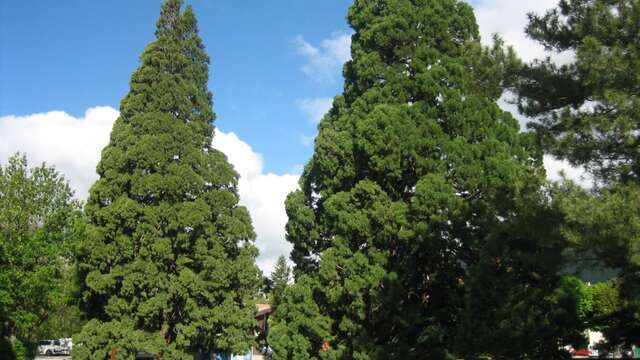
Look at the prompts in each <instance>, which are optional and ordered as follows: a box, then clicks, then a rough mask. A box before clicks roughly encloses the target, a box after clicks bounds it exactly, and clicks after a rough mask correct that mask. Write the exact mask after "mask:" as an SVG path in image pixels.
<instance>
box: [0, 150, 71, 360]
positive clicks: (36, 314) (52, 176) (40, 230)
mask: <svg viewBox="0 0 640 360" xmlns="http://www.w3.org/2000/svg"><path fill="white" fill-rule="evenodd" d="M79 210H80V204H79V203H78V202H77V201H76V200H74V199H73V191H72V190H71V189H70V187H69V184H68V183H67V181H66V180H65V179H64V177H63V176H62V175H60V174H59V173H58V172H57V171H56V170H55V168H53V167H49V166H46V165H45V164H43V165H41V166H38V167H34V168H31V169H29V167H28V164H27V159H26V156H24V155H20V154H16V155H14V156H12V157H11V158H9V160H8V162H7V163H6V165H5V166H4V167H0V338H1V339H0V342H3V343H4V345H3V346H2V347H3V348H4V349H6V351H10V350H9V349H7V347H8V348H11V347H15V353H14V354H13V355H8V354H2V353H0V354H2V356H6V358H11V357H10V356H14V355H15V356H16V357H17V358H25V356H27V354H26V351H27V350H28V349H29V348H30V347H31V346H32V345H33V344H34V342H35V341H36V340H38V339H37V338H36V337H35V336H34V335H37V334H38V333H39V332H40V331H41V328H42V327H43V325H44V324H43V323H45V322H46V321H47V319H48V318H50V317H51V316H52V314H51V311H52V308H53V307H54V306H55V305H56V304H58V305H65V304H66V303H65V302H64V301H62V302H61V301H59V298H60V296H62V295H63V294H64V288H65V287H66V286H68V284H70V282H68V281H65V280H67V279H68V276H70V275H71V274H72V273H73V271H72V267H71V265H70V264H71V261H72V257H73V249H74V246H75V245H74V244H75V242H76V241H77V239H78V236H77V233H76V229H77V224H78V221H79V219H80V217H79ZM61 330H62V329H61V328H60V327H56V326H54V327H53V328H52V329H51V331H52V332H60V331H61ZM8 345H11V346H8ZM3 351H4V350H3ZM3 358H5V357H3Z"/></svg>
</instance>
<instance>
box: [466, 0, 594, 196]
mask: <svg viewBox="0 0 640 360" xmlns="http://www.w3.org/2000/svg"><path fill="white" fill-rule="evenodd" d="M557 4H558V0H520V1H513V0H477V1H474V8H475V14H476V19H477V21H478V25H479V27H480V35H481V37H482V41H483V43H485V44H489V43H490V42H491V41H492V39H493V34H496V33H497V34H499V35H500V36H501V37H502V38H503V40H504V41H505V42H506V43H507V44H508V45H512V46H513V47H514V48H515V50H516V52H517V53H518V55H519V56H520V57H521V58H522V59H523V60H524V61H527V62H528V61H532V60H533V59H543V58H545V57H547V56H550V57H551V58H552V59H553V60H554V61H556V62H559V63H567V62H569V61H571V60H572V59H573V53H571V52H563V53H560V54H558V53H553V52H548V51H545V49H544V47H543V46H542V45H540V44H539V43H537V42H535V41H533V40H531V39H529V38H528V37H527V35H526V34H525V32H524V28H525V26H526V25H527V24H528V22H529V21H528V18H527V14H528V13H530V12H533V13H536V14H539V15H542V14H544V13H545V12H546V11H547V10H549V9H551V8H553V7H555V6H556V5H557ZM512 97H513V95H512V94H505V95H504V96H502V98H500V100H499V101H498V105H500V107H501V108H502V109H504V110H505V111H509V112H510V113H511V114H513V116H514V117H516V119H518V122H520V127H521V128H522V129H526V124H527V123H528V122H530V121H531V120H532V119H531V118H527V117H525V116H524V115H522V114H520V113H519V112H518V109H517V107H516V106H515V105H514V104H511V103H509V102H508V101H507V99H510V98H512ZM544 166H545V169H546V170H547V178H548V179H549V180H553V181H559V180H561V179H562V176H561V175H562V174H564V175H565V176H566V178H568V179H571V180H573V181H576V182H577V183H579V184H581V185H582V186H585V187H589V186H591V185H590V184H591V182H592V179H591V177H589V176H588V175H587V174H586V172H585V170H584V168H581V167H573V166H571V164H569V163H568V162H567V161H564V160H559V159H556V158H554V157H553V156H551V155H545V157H544Z"/></svg>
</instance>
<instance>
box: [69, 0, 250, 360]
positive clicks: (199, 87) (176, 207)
mask: <svg viewBox="0 0 640 360" xmlns="http://www.w3.org/2000/svg"><path fill="white" fill-rule="evenodd" d="M181 5H182V1H181V0H166V1H165V2H164V4H163V5H162V10H161V14H160V18H159V20H158V22H157V29H156V32H155V34H156V40H155V41H153V42H151V43H150V44H149V45H148V46H147V48H146V49H145V50H144V52H143V54H142V56H141V65H140V66H139V68H138V69H137V70H136V71H135V72H134V73H133V75H132V78H131V83H130V91H129V93H128V94H127V95H126V96H125V98H124V99H123V100H122V102H121V105H120V117H119V118H118V119H117V120H116V122H115V124H114V127H113V130H112V133H111V138H110V142H109V144H108V145H107V147H106V148H105V149H104V150H103V152H102V158H101V160H100V163H99V164H98V167H97V172H98V174H99V179H98V181H97V182H96V183H95V184H94V185H93V187H92V188H91V191H90V196H89V199H88V200H87V204H86V213H87V215H88V217H89V220H90V229H89V232H90V236H89V238H88V239H87V240H86V242H85V243H84V245H83V247H82V252H81V255H80V266H79V267H80V273H81V276H82V278H83V279H84V282H85V285H86V286H85V291H84V299H85V306H84V307H85V310H86V312H87V316H88V317H89V318H91V319H92V320H91V321H90V322H89V323H88V324H87V325H86V326H85V327H84V328H83V330H82V332H81V334H79V335H78V336H77V337H76V338H75V342H76V343H78V344H80V345H79V346H77V347H76V348H74V355H73V356H74V359H75V358H78V359H94V358H104V357H105V356H106V354H107V352H108V351H110V350H111V347H112V346H116V347H117V348H118V358H119V359H120V358H123V359H132V358H133V357H134V355H135V353H136V352H137V351H146V352H150V353H153V354H158V355H161V356H162V357H163V358H167V359H187V358H190V356H191V354H192V353H195V352H196V351H199V350H204V351H212V350H223V351H232V352H244V351H246V350H247V349H248V348H249V347H250V345H251V341H252V338H251V329H252V328H253V326H254V318H253V315H254V312H255V309H254V307H253V305H252V303H251V298H252V297H253V296H254V293H255V290H256V286H257V284H258V283H259V271H258V269H257V268H256V266H255V263H254V259H255V257H256V255H257V250H256V248H255V247H254V246H253V244H252V240H253V239H254V237H255V234H254V231H253V228H252V226H251V220H250V217H249V214H248V212H247V210H246V209H245V208H244V207H241V206H238V191H237V183H238V175H237V173H236V172H235V171H234V170H233V168H232V166H231V165H230V164H229V163H228V162H227V159H226V157H225V156H224V155H223V154H222V153H221V152H219V151H217V150H215V149H213V148H212V147H211V140H212V137H213V134H214V128H213V125H212V121H213V119H214V113H213V111H212V100H211V98H212V96H211V93H210V92H209V91H208V89H207V81H208V64H209V58H208V56H207V54H206V53H205V51H204V45H203V43H202V40H201V39H200V37H199V36H198V29H197V25H196V19H195V17H194V14H193V12H192V9H191V7H189V6H187V7H186V8H185V9H184V10H181Z"/></svg>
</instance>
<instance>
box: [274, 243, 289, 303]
mask: <svg viewBox="0 0 640 360" xmlns="http://www.w3.org/2000/svg"><path fill="white" fill-rule="evenodd" d="M289 280H291V269H290V268H289V264H287V258H286V257H284V255H280V256H279V257H278V261H276V266H275V267H274V269H273V272H272V273H271V283H272V291H273V304H274V305H276V306H277V305H278V304H280V301H281V300H282V296H283V295H284V291H285V290H286V289H287V287H288V286H289Z"/></svg>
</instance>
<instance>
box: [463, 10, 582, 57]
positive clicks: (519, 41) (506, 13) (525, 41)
mask: <svg viewBox="0 0 640 360" xmlns="http://www.w3.org/2000/svg"><path fill="white" fill-rule="evenodd" d="M557 4H558V0H520V1H513V0H478V1H474V8H475V13H476V19H477V20H478V25H479V26H480V35H481V36H482V40H483V42H485V43H488V42H490V41H491V39H492V38H493V34H496V33H497V34H500V36H501V37H502V38H503V39H504V40H505V42H506V43H507V44H509V45H513V46H514V47H515V49H516V51H517V52H518V55H519V56H520V57H521V58H522V59H524V60H526V61H530V60H533V59H536V58H537V59H542V58H545V57H546V56H552V57H553V58H554V60H557V61H561V62H566V61H568V60H570V59H571V58H572V54H570V53H562V54H555V53H548V52H546V51H545V50H544V48H543V47H542V46H540V45H539V44H538V43H537V42H535V41H533V40H531V39H529V38H528V37H527V36H526V34H525V33H524V28H525V26H526V25H527V23H528V18H527V14H528V13H530V12H533V13H536V14H540V15H541V14H544V13H545V12H546V11H547V10H548V9H551V8H553V7H555V6H556V5H557Z"/></svg>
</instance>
